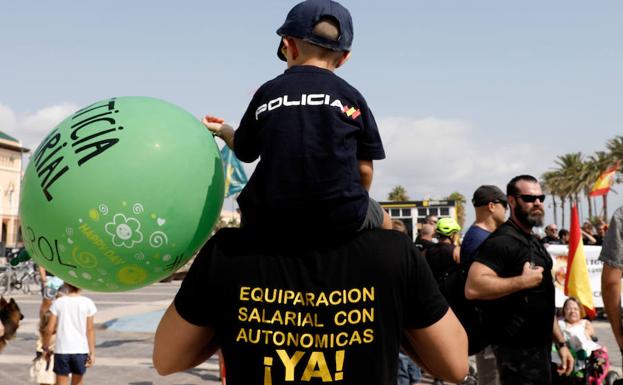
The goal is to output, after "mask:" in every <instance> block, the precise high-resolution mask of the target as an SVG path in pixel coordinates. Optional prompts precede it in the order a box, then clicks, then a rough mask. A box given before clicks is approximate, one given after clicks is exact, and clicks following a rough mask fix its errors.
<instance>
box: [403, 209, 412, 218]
mask: <svg viewBox="0 0 623 385" xmlns="http://www.w3.org/2000/svg"><path fill="white" fill-rule="evenodd" d="M402 216H403V217H407V218H408V217H410V216H411V209H402Z"/></svg>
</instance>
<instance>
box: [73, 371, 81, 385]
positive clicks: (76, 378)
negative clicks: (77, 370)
mask: <svg viewBox="0 0 623 385" xmlns="http://www.w3.org/2000/svg"><path fill="white" fill-rule="evenodd" d="M83 378H84V376H83V375H82V374H72V375H71V385H82V379H83Z"/></svg>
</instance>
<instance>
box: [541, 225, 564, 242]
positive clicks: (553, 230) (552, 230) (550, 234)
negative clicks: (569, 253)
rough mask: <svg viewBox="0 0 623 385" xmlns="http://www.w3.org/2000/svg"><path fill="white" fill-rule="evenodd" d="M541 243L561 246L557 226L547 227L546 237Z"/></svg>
mask: <svg viewBox="0 0 623 385" xmlns="http://www.w3.org/2000/svg"><path fill="white" fill-rule="evenodd" d="M541 243H543V244H545V243H547V244H548V245H561V244H562V241H561V240H560V238H559V237H558V227H557V226H556V225H555V224H553V223H552V224H551V225H547V226H545V236H544V237H543V238H542V239H541Z"/></svg>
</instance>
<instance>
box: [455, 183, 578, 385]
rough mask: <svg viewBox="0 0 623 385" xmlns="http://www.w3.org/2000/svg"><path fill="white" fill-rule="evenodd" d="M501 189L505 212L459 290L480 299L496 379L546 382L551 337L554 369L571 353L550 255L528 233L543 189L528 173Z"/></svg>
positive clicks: (566, 367)
mask: <svg viewBox="0 0 623 385" xmlns="http://www.w3.org/2000/svg"><path fill="white" fill-rule="evenodd" d="M506 194H507V200H508V204H509V207H510V218H509V220H508V221H506V222H505V223H504V224H502V225H501V226H500V227H498V229H497V230H496V231H494V232H493V233H492V234H491V236H490V237H489V238H487V240H485V241H484V242H483V244H482V245H481V246H480V248H479V249H478V251H477V253H476V257H475V258H474V262H473V264H472V265H471V267H470V270H469V274H468V278H467V283H466V285H465V296H466V297H467V298H468V299H478V300H485V301H483V302H484V303H485V305H484V307H485V315H486V317H485V318H486V324H487V330H489V331H490V332H491V334H492V336H491V337H492V348H493V352H494V354H495V357H496V360H497V366H498V371H499V375H500V383H501V384H503V385H514V384H518V385H519V384H521V385H537V384H538V385H540V384H543V385H549V384H551V383H552V376H551V368H550V362H551V357H550V351H551V345H552V342H554V343H556V346H557V347H558V353H559V355H560V358H561V362H562V364H561V365H560V367H559V368H558V373H559V374H563V373H564V374H567V375H568V374H570V373H571V370H572V369H573V358H572V356H571V354H570V352H569V350H568V348H567V347H566V346H565V339H564V336H563V335H562V333H561V332H560V330H559V329H558V325H557V323H556V322H555V317H554V312H555V303H554V284H553V280H552V274H551V269H552V259H551V257H550V256H549V254H548V253H547V251H546V250H545V248H544V247H543V245H542V244H541V243H540V242H539V241H538V240H537V239H536V237H535V236H534V235H533V234H532V228H533V227H534V226H542V225H543V217H544V212H545V210H544V206H543V201H544V200H545V195H543V192H542V190H541V186H540V184H539V182H538V181H537V180H536V178H534V177H533V176H530V175H519V176H517V177H515V178H513V179H511V181H510V182H509V183H508V185H507V186H506Z"/></svg>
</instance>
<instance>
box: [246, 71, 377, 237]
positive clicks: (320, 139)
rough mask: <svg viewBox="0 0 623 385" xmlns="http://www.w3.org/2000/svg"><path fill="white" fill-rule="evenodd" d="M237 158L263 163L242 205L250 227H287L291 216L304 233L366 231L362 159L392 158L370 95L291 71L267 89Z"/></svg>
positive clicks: (254, 105)
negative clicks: (283, 224)
mask: <svg viewBox="0 0 623 385" xmlns="http://www.w3.org/2000/svg"><path fill="white" fill-rule="evenodd" d="M234 151H235V153H236V156H237V157H238V158H239V159H240V160H242V161H243V162H252V161H254V160H256V159H257V158H258V157H259V158H260V161H259V163H258V164H257V167H256V168H255V171H254V172H253V175H252V176H251V178H250V179H249V182H248V184H247V185H246V186H245V188H244V189H243V191H242V192H241V194H240V196H239V198H238V204H239V206H240V209H241V211H242V215H243V219H244V222H243V223H244V225H245V226H252V225H255V224H257V226H255V227H256V228H265V227H266V226H273V225H276V226H279V225H281V224H280V223H279V222H280V221H281V220H282V218H283V217H287V218H289V220H291V221H294V223H295V224H296V228H297V229H299V231H305V230H308V229H314V230H316V231H318V229H319V228H322V229H323V230H326V231H335V230H337V231H342V230H344V231H352V230H358V229H359V228H360V227H361V225H362V223H363V220H364V218H365V216H366V211H367V207H368V199H369V198H368V193H367V192H366V190H365V189H364V188H363V187H362V185H361V179H360V174H359V168H358V160H376V159H383V158H385V152H384V150H383V145H382V143H381V138H380V135H379V132H378V128H377V125H376V122H375V120H374V116H373V115H372V112H371V111H370V108H369V107H368V105H367V103H366V101H365V99H364V98H363V96H362V95H361V94H360V93H359V92H358V91H357V90H356V89H355V88H353V87H352V86H351V85H349V84H348V83H347V82H346V81H344V80H343V79H341V78H340V77H338V76H337V75H335V74H334V73H333V72H332V71H329V70H326V69H322V68H318V67H314V66H294V67H291V68H289V69H288V70H286V71H285V72H284V73H283V74H282V75H280V76H278V77H276V78H275V79H273V80H270V81H268V82H267V83H265V84H264V85H262V86H261V87H260V89H259V90H258V91H257V92H256V93H255V95H254V96H253V99H252V100H251V102H250V104H249V106H248V108H247V111H246V112H245V114H244V116H243V118H242V120H241V122H240V127H239V128H238V129H237V130H236V133H235V140H234ZM321 226H322V227H321ZM293 227H294V226H293Z"/></svg>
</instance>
